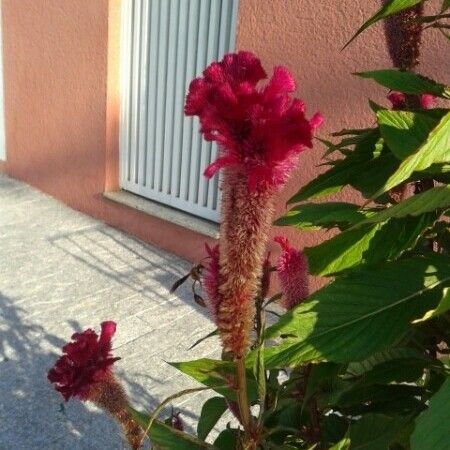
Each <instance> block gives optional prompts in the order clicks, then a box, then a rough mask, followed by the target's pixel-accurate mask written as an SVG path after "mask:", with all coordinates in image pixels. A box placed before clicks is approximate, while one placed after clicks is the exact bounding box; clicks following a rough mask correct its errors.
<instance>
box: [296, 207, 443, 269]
mask: <svg viewBox="0 0 450 450" xmlns="http://www.w3.org/2000/svg"><path fill="white" fill-rule="evenodd" d="M438 217H439V214H438V213H428V214H422V215H420V216H418V217H411V216H410V217H403V218H400V219H391V220H388V221H387V222H384V223H378V224H375V225H371V224H369V225H364V226H361V227H358V228H356V229H354V228H352V229H350V230H346V231H343V232H342V233H340V234H338V235H337V236H335V237H333V238H331V239H329V240H328V241H325V242H323V243H321V244H319V245H317V246H315V247H307V248H305V249H304V252H305V254H306V256H307V258H308V264H309V271H310V273H312V274H314V275H323V276H327V275H331V274H335V273H338V272H341V271H343V270H346V269H349V268H351V267H354V266H356V265H358V264H361V263H366V264H377V263H379V262H383V261H390V260H393V259H396V258H398V257H399V256H400V255H401V254H402V253H404V252H405V251H406V250H409V249H411V248H413V247H414V246H415V245H416V243H417V241H418V240H419V239H420V237H421V235H422V234H423V233H424V232H425V231H426V230H427V229H428V228H430V227H431V226H433V224H434V222H435V221H436V220H437V219H438Z"/></svg>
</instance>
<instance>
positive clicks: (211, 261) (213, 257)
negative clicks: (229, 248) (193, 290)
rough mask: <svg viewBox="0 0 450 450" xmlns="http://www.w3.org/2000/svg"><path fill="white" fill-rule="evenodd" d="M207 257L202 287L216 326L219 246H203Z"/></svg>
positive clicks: (218, 299)
mask: <svg viewBox="0 0 450 450" xmlns="http://www.w3.org/2000/svg"><path fill="white" fill-rule="evenodd" d="M205 249H206V253H207V255H208V263H207V266H206V267H205V268H204V269H203V274H202V278H203V287H204V288H205V291H206V296H207V299H206V304H207V306H208V308H209V310H210V312H211V315H212V317H213V319H214V322H215V323H216V324H217V311H218V308H219V302H220V298H219V245H218V244H217V245H214V246H213V247H210V246H209V245H208V244H205Z"/></svg>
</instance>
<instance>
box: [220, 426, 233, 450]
mask: <svg viewBox="0 0 450 450" xmlns="http://www.w3.org/2000/svg"><path fill="white" fill-rule="evenodd" d="M237 440H238V430H234V429H230V428H229V429H226V430H223V431H222V432H221V433H220V434H219V436H217V439H216V440H215V441H214V447H216V448H218V449H220V450H230V449H234V448H238V447H237Z"/></svg>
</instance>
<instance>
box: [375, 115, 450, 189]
mask: <svg viewBox="0 0 450 450" xmlns="http://www.w3.org/2000/svg"><path fill="white" fill-rule="evenodd" d="M448 162H450V112H448V113H447V114H446V115H445V116H444V117H443V118H442V119H441V121H440V122H439V124H438V125H437V126H436V127H435V128H434V129H433V130H432V131H431V133H430V134H429V136H428V139H427V140H426V141H425V142H424V143H423V145H421V146H420V147H419V149H418V150H417V151H416V152H414V153H413V154H411V155H410V156H408V157H407V158H406V159H405V160H404V161H403V162H402V163H401V164H400V166H399V168H398V169H397V170H396V171H395V173H394V174H393V175H391V176H390V177H389V179H388V180H387V181H386V183H385V184H384V186H383V188H382V189H380V190H379V191H378V192H377V193H376V194H374V195H373V197H374V198H376V197H378V196H380V195H381V194H382V193H383V192H386V191H387V190H389V189H391V188H393V187H395V186H397V185H398V184H400V183H402V182H403V181H405V180H407V179H408V178H409V177H410V176H411V174H412V173H413V172H415V171H421V170H425V169H427V168H428V167H430V166H432V165H433V164H435V163H448Z"/></svg>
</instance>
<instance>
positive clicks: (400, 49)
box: [382, 0, 423, 70]
mask: <svg viewBox="0 0 450 450" xmlns="http://www.w3.org/2000/svg"><path fill="white" fill-rule="evenodd" d="M390 1H391V0H382V3H383V4H386V3H388V2H390ZM422 14H423V3H419V4H417V5H415V6H413V7H412V8H408V9H405V10H403V11H401V12H400V13H398V14H394V15H392V16H390V17H388V18H387V19H386V20H385V21H384V27H385V33H386V40H387V47H388V50H389V55H390V57H391V60H392V63H393V64H394V67H397V68H398V69H400V70H412V69H413V68H414V67H416V66H417V64H418V63H419V56H420V43H421V38H422V24H421V23H420V22H419V21H418V20H417V19H418V18H420V17H421V16H422Z"/></svg>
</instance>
